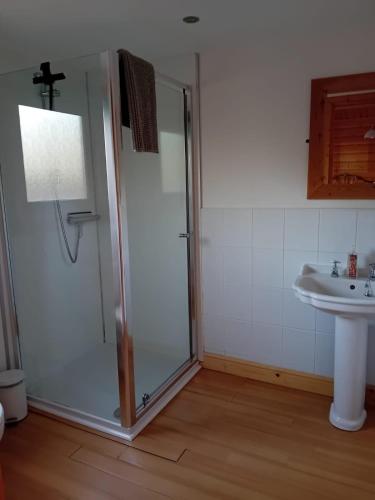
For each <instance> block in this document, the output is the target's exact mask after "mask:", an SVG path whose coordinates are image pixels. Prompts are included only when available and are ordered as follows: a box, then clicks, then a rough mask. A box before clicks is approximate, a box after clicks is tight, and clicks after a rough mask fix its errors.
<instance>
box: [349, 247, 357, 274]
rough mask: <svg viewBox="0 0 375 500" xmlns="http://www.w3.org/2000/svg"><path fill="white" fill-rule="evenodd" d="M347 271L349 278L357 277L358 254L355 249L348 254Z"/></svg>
mask: <svg viewBox="0 0 375 500" xmlns="http://www.w3.org/2000/svg"><path fill="white" fill-rule="evenodd" d="M347 273H348V276H349V278H354V279H355V278H356V277H357V275H358V255H357V254H356V252H355V250H354V249H353V251H352V252H351V253H350V254H349V255H348V268H347Z"/></svg>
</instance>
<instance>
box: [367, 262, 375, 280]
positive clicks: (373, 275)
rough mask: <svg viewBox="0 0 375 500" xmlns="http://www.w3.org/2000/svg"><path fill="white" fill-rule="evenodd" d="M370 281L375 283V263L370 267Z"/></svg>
mask: <svg viewBox="0 0 375 500" xmlns="http://www.w3.org/2000/svg"><path fill="white" fill-rule="evenodd" d="M368 279H369V280H371V281H375V263H373V264H369V265H368Z"/></svg>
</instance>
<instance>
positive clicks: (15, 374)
mask: <svg viewBox="0 0 375 500" xmlns="http://www.w3.org/2000/svg"><path fill="white" fill-rule="evenodd" d="M0 403H1V404H2V405H3V407H4V414H5V423H12V422H19V421H20V420H23V419H24V418H25V417H26V416H27V399H26V387H25V374H24V372H23V371H22V370H6V371H3V372H0Z"/></svg>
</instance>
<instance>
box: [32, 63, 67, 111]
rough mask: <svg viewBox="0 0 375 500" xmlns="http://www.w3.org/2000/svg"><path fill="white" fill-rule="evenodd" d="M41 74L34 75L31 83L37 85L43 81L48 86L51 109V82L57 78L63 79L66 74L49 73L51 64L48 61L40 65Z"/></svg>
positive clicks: (51, 106) (51, 107)
mask: <svg viewBox="0 0 375 500" xmlns="http://www.w3.org/2000/svg"><path fill="white" fill-rule="evenodd" d="M40 71H41V72H42V74H41V75H38V76H34V78H33V84H34V85H38V84H41V83H43V84H44V85H46V87H48V91H49V92H48V94H49V109H50V110H52V109H53V84H54V83H55V82H57V81H58V80H65V78H66V76H65V75H64V73H56V74H54V75H53V74H52V73H51V64H50V63H49V62H44V63H42V64H41V65H40Z"/></svg>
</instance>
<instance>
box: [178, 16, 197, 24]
mask: <svg viewBox="0 0 375 500" xmlns="http://www.w3.org/2000/svg"><path fill="white" fill-rule="evenodd" d="M182 20H183V21H184V23H186V24H195V23H199V17H198V16H186V17H183V18H182Z"/></svg>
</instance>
